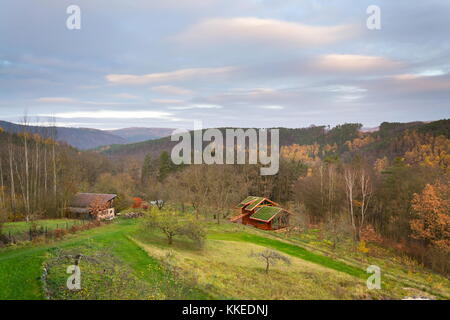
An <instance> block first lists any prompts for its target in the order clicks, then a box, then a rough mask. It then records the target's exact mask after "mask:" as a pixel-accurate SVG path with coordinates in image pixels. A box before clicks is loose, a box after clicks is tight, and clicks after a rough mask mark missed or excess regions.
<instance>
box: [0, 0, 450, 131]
mask: <svg viewBox="0 0 450 320" xmlns="http://www.w3.org/2000/svg"><path fill="white" fill-rule="evenodd" d="M70 5H77V6H79V8H80V10H81V29H79V30H76V29H75V30H70V29H68V28H67V26H66V20H67V19H68V18H69V16H70V14H67V12H66V11H67V8H68V7H69V6H70ZM370 5H376V6H378V7H379V8H380V17H381V20H380V21H381V28H380V29H379V30H369V29H368V28H367V23H366V22H367V19H368V17H369V14H367V8H368V7H369V6H370ZM449 16H450V1H447V0H428V1H422V0H395V1H392V0H385V1H381V0H378V1H377V0H370V1H365V0H358V1H354V0H164V1H153V0H126V1H125V0H120V1H119V0H78V1H77V0H69V1H67V0H58V1H54V0H40V1H34V0H22V1H18V0H1V4H0V119H1V120H6V121H13V122H17V121H19V120H20V119H21V118H23V117H24V115H27V117H28V119H29V121H30V122H31V123H40V124H45V123H47V122H48V121H49V119H50V118H54V119H55V121H56V123H57V125H61V126H73V127H90V128H98V129H117V128H125V127H168V128H192V127H193V125H194V121H202V122H203V127H224V126H233V127H260V128H263V127H265V128H267V127H290V128H298V127H307V126H310V125H331V126H334V125H337V124H342V123H349V122H358V123H362V124H363V125H364V126H365V127H375V126H378V125H379V124H380V123H381V122H383V121H391V122H394V121H395V122H408V121H431V120H438V119H444V118H450V36H449V31H450V19H449Z"/></svg>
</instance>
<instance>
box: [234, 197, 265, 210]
mask: <svg viewBox="0 0 450 320" xmlns="http://www.w3.org/2000/svg"><path fill="white" fill-rule="evenodd" d="M259 198H260V197H255V196H248V197H247V198H245V199H244V200H242V201H241V203H240V204H239V205H238V206H237V207H238V208H242V207H244V206H245V205H247V204H249V203H253V202H255V201H256V200H258V199H259Z"/></svg>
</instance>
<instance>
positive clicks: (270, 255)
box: [250, 249, 291, 273]
mask: <svg viewBox="0 0 450 320" xmlns="http://www.w3.org/2000/svg"><path fill="white" fill-rule="evenodd" d="M250 257H254V258H258V259H259V260H262V261H264V262H265V263H266V273H269V267H270V266H274V265H276V264H277V262H278V261H282V262H284V263H285V264H287V265H290V264H291V260H289V258H288V257H286V256H283V255H282V254H279V253H278V252H276V251H272V250H269V249H266V250H264V251H262V252H256V253H255V252H252V253H251V254H250Z"/></svg>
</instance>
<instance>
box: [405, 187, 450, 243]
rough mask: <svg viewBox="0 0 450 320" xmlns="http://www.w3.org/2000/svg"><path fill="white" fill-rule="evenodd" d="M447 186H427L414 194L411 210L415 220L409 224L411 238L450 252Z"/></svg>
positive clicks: (449, 214) (449, 191)
mask: <svg viewBox="0 0 450 320" xmlns="http://www.w3.org/2000/svg"><path fill="white" fill-rule="evenodd" d="M449 194H450V190H449V185H448V183H447V184H445V185H440V184H437V185H431V184H427V185H426V186H425V188H424V189H423V191H422V192H421V193H419V194H417V193H416V194H414V196H413V199H412V206H411V207H412V210H413V213H414V214H415V219H413V220H412V221H411V223H410V225H411V230H412V237H413V238H415V239H420V240H423V241H425V242H426V243H428V244H430V245H432V246H434V247H437V248H439V249H442V250H445V251H449V250H450V199H449Z"/></svg>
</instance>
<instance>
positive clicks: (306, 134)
mask: <svg viewBox="0 0 450 320" xmlns="http://www.w3.org/2000/svg"><path fill="white" fill-rule="evenodd" d="M279 129H280V146H281V147H283V146H290V145H293V144H298V145H313V144H319V145H320V146H325V145H334V144H336V146H337V149H336V153H337V154H338V155H344V154H345V153H348V152H349V151H350V150H349V147H348V145H347V144H346V143H347V142H351V141H353V140H355V139H357V138H364V137H370V139H368V140H369V143H367V144H365V145H364V146H363V147H362V148H361V151H362V152H364V153H366V154H367V155H368V156H369V157H372V156H373V157H375V156H379V155H380V154H382V155H383V156H384V155H386V156H388V158H393V157H396V156H399V155H403V154H404V153H405V152H406V151H408V148H409V146H408V145H405V144H402V143H401V141H400V140H401V139H402V138H403V135H404V134H405V133H406V132H411V131H415V132H417V133H419V134H420V135H432V136H438V135H444V136H446V137H449V135H450V120H448V119H446V120H439V121H433V122H429V123H424V122H410V123H389V122H384V123H382V124H381V125H380V128H379V130H370V131H366V130H363V129H362V125H361V124H357V123H355V124H352V123H350V124H343V125H338V126H336V127H334V128H329V127H326V126H311V127H308V128H279ZM220 130H221V131H222V132H224V131H225V128H220ZM191 134H192V132H191ZM176 144H177V142H172V141H170V137H165V138H161V139H156V140H152V141H144V142H139V143H132V144H127V145H111V146H105V147H103V148H101V150H100V152H101V153H103V154H105V155H108V156H112V157H117V156H118V157H121V156H133V157H137V158H141V159H142V158H143V157H144V156H145V155H146V154H151V155H152V156H153V157H155V156H158V155H159V154H160V153H161V152H162V151H167V152H170V150H171V149H172V148H173V146H175V145H176Z"/></svg>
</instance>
